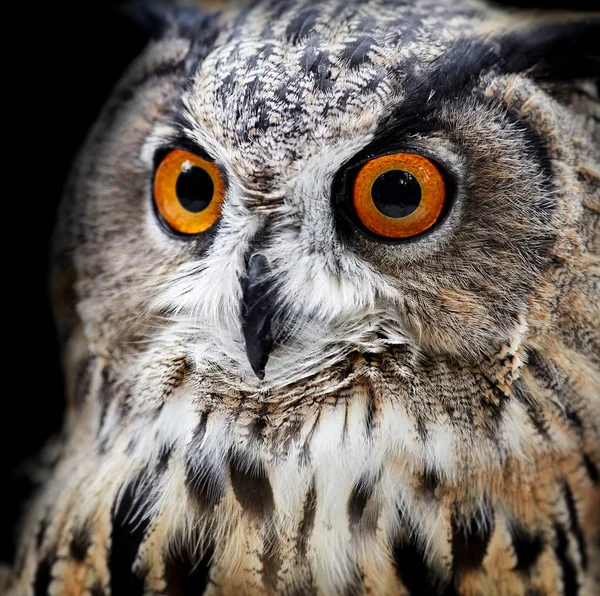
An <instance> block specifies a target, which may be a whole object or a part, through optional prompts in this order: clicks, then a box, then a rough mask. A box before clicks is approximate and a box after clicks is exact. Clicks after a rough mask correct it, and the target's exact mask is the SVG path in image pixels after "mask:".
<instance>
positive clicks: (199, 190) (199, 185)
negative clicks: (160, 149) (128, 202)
mask: <svg viewBox="0 0 600 596" xmlns="http://www.w3.org/2000/svg"><path fill="white" fill-rule="evenodd" d="M153 189H154V203H155V205H156V208H157V209H158V212H159V213H160V215H161V217H162V218H163V220H164V221H165V222H166V223H167V224H168V225H169V226H170V227H171V228H172V229H173V230H175V231H176V232H178V233H180V234H184V235H195V234H200V233H202V232H205V231H206V230H208V229H209V228H211V227H212V226H213V225H214V223H215V222H216V221H217V219H218V218H219V216H220V215H221V209H222V205H223V201H224V199H225V180H224V178H223V175H222V174H221V171H220V169H219V167H218V166H217V165H216V164H215V163H213V162H211V161H208V160H206V159H204V158H202V157H200V156H198V155H195V154H193V153H190V152H189V151H184V150H182V149H173V150H172V151H169V153H167V154H166V155H165V156H164V157H163V159H162V161H161V162H160V164H159V166H158V168H157V170H156V173H155V175H154V186H153Z"/></svg>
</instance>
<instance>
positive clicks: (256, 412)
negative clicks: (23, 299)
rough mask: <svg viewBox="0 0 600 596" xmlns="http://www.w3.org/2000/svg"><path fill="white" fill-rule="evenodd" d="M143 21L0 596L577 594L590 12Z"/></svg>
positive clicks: (598, 190) (582, 572)
mask: <svg viewBox="0 0 600 596" xmlns="http://www.w3.org/2000/svg"><path fill="white" fill-rule="evenodd" d="M145 14H146V16H147V18H145V19H144V20H145V22H146V23H147V24H149V25H151V26H152V27H153V38H152V41H151V42H150V43H149V45H148V47H147V48H146V50H145V51H144V53H143V54H142V55H141V56H140V57H139V58H138V59H137V60H136V61H135V63H134V64H133V65H132V66H131V67H130V69H129V70H128V72H127V73H126V74H125V76H124V78H123V80H122V81H121V83H120V84H119V85H118V86H117V88H116V90H115V91H114V94H113V96H112V98H111V99H110V100H109V102H108V104H107V105H106V107H105V108H104V110H103V112H102V114H101V116H100V118H99V120H98V122H97V124H96V125H95V126H94V128H93V129H92V131H91V132H90V134H89V137H88V140H87V142H86V144H85V146H84V148H83V150H82V152H81V153H80V156H79V157H78V158H77V160H76V163H75V164H74V167H73V173H72V176H71V177H70V181H69V182H68V184H67V187H66V190H65V196H64V199H63V202H62V206H61V208H60V218H59V225H58V228H57V230H56V235H55V251H54V275H53V295H54V304H55V313H56V320H57V325H58V331H59V336H60V341H61V345H62V358H63V364H64V370H65V373H66V379H67V382H66V399H67V410H66V415H65V420H64V426H63V430H62V433H61V435H60V437H59V438H58V439H57V440H56V441H55V442H54V443H53V444H52V445H51V446H50V447H49V451H48V454H49V455H48V457H47V459H49V461H50V465H49V467H48V469H47V472H46V479H45V481H44V483H43V485H42V486H41V488H40V490H39V491H38V494H37V496H36V497H35V498H34V500H33V502H32V503H31V505H30V507H29V508H28V511H27V514H26V515H25V517H24V520H23V522H22V526H21V530H20V548H19V552H18V555H17V557H16V561H15V563H14V566H13V568H12V570H11V572H10V574H8V575H7V576H6V577H5V579H4V588H3V592H4V593H5V594H10V595H11V596H21V595H23V596H29V595H36V596H37V595H44V594H51V595H53V596H62V595H68V596H79V595H86V596H101V595H104V596H108V595H113V596H120V595H125V596H136V595H149V596H159V595H169V596H170V595H177V596H179V595H192V594H193V595H201V594H205V595H225V596H227V595H242V596H244V595H263V594H267V595H269V594H273V595H275V594H283V595H305V594H306V595H310V594H319V595H325V596H328V595H338V594H353V595H361V594H372V595H392V596H393V595H409V594H410V595H419V596H421V595H434V594H439V595H446V596H448V595H467V596H469V595H473V596H475V595H493V594H497V595H500V594H502V595H528V596H542V595H548V596H552V595H556V594H565V595H575V594H580V595H582V596H584V595H590V596H592V595H594V594H598V593H600V472H599V469H600V291H599V290H600V258H599V257H600V125H599V121H600V100H599V94H598V87H597V77H598V76H599V75H600V62H599V57H600V53H599V49H600V48H599V45H598V43H597V41H598V39H599V38H600V17H599V15H598V14H579V15H574V14H560V13H554V14H544V13H529V12H525V13H515V12H514V11H507V10H506V9H500V8H499V7H497V6H494V5H489V4H486V3H483V2H480V1H479V0H458V1H456V0H352V1H347V0H322V1H320V2H316V1H314V0H294V1H292V0H264V1H258V2H253V3H241V4H239V3H238V4H230V5H227V6H225V7H221V10H220V11H217V12H214V11H212V9H211V10H208V9H207V8H206V7H203V6H200V3H197V4H193V3H189V4H186V5H181V4H179V5H173V6H170V5H166V4H164V3H161V4H160V5H158V4H156V3H155V4H154V5H152V6H151V7H150V8H149V9H148V10H147V12H146V13H145ZM50 455H51V457H50Z"/></svg>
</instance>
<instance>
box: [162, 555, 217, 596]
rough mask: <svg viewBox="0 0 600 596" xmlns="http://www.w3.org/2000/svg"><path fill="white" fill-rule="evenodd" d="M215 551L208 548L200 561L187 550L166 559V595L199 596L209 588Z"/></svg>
mask: <svg viewBox="0 0 600 596" xmlns="http://www.w3.org/2000/svg"><path fill="white" fill-rule="evenodd" d="M213 554H214V550H213V547H212V546H210V547H209V548H207V549H206V550H205V551H204V553H203V555H202V558H201V559H200V560H198V559H197V557H195V556H191V555H190V553H189V552H188V550H187V549H183V550H180V551H179V552H176V553H172V554H171V555H169V556H168V557H167V558H166V559H165V581H166V583H167V589H166V594H169V596H197V595H199V594H203V593H204V590H205V589H206V587H207V586H208V582H209V576H210V568H211V563H212V558H213Z"/></svg>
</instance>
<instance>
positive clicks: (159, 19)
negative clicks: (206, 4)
mask: <svg viewBox="0 0 600 596" xmlns="http://www.w3.org/2000/svg"><path fill="white" fill-rule="evenodd" d="M122 11H123V12H124V14H125V15H126V16H127V17H128V18H129V19H131V20H132V21H133V22H134V23H135V24H136V25H137V26H138V27H139V28H140V29H141V30H142V31H144V32H145V33H146V35H147V36H148V37H150V38H152V39H160V38H161V37H164V36H165V35H168V34H170V33H171V34H174V35H177V36H181V37H188V38H190V39H193V38H194V36H196V35H197V34H198V32H199V30H200V29H202V26H203V25H204V24H205V23H206V21H207V19H209V18H213V17H214V16H215V15H214V13H210V14H209V13H206V12H204V11H202V10H201V9H200V8H198V6H193V5H191V6H190V5H188V6H185V5H183V4H182V3H181V2H177V1H176V0H131V1H130V2H127V3H126V4H125V5H124V7H123V8H122Z"/></svg>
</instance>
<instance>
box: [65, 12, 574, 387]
mask: <svg viewBox="0 0 600 596" xmlns="http://www.w3.org/2000/svg"><path fill="white" fill-rule="evenodd" d="M243 14H244V18H243V19H238V21H235V20H234V21H231V20H229V21H226V22H224V23H226V24H224V23H220V22H219V20H218V19H215V18H212V17H207V16H205V15H202V14H200V13H198V14H195V13H190V12H188V11H186V12H185V13H184V14H183V16H181V17H180V20H179V21H177V19H175V17H173V19H175V20H174V21H173V20H172V21H171V26H170V27H169V28H168V29H167V30H166V33H165V34H164V36H163V38H162V39H160V40H158V41H156V42H154V43H153V44H151V45H150V47H149V48H148V50H147V51H146V53H145V54H144V56H143V57H142V58H141V59H140V60H139V61H138V63H137V64H136V65H135V66H134V67H133V68H132V69H131V71H130V73H129V74H128V76H127V77H126V79H125V80H124V82H123V83H122V84H121V87H120V89H119V90H118V91H117V92H116V95H115V97H114V98H113V100H112V103H111V104H110V105H109V106H108V107H107V109H106V110H105V112H104V115H103V117H102V118H101V120H100V123H99V125H98V126H97V128H96V131H95V133H94V134H93V135H92V137H91V140H90V148H88V150H87V152H84V154H83V157H82V159H81V160H80V163H79V166H78V169H77V171H76V174H75V176H74V180H73V184H72V186H71V189H70V191H69V196H70V198H69V197H68V198H67V204H68V210H71V212H72V213H74V214H76V219H77V222H78V223H77V224H76V226H75V230H76V231H71V232H70V237H71V239H70V240H65V243H66V245H69V244H70V243H72V242H73V239H76V242H77V246H78V247H77V252H76V254H74V268H75V270H76V271H77V282H76V291H77V293H78V296H79V303H78V307H77V310H78V316H79V317H80V318H81V320H82V322H83V324H84V328H85V332H86V335H87V336H88V338H89V339H90V340H91V342H92V343H93V344H95V348H94V349H95V350H97V351H98V352H100V353H105V354H112V353H114V352H115V351H125V352H129V351H133V352H135V350H136V349H137V348H136V347H135V346H141V345H147V342H148V341H150V342H152V344H153V345H154V346H155V350H156V351H158V352H160V351H163V352H167V353H185V354H187V355H189V356H191V357H192V358H193V361H194V362H195V365H196V367H197V369H198V370H199V371H202V370H210V371H211V373H212V374H216V375H220V376H222V378H223V382H227V383H229V382H235V383H246V384H248V386H249V387H253V388H255V387H261V388H265V389H269V388H274V387H281V386H286V385H289V384H291V383H294V382H295V381H298V380H299V379H302V378H305V377H308V376H310V375H312V374H314V373H317V372H320V371H323V370H327V368H328V366H331V365H333V364H335V363H339V362H340V361H343V359H344V358H345V357H347V356H348V354H350V353H352V352H356V351H359V352H363V353H364V352H367V353H382V352H383V353H385V352H386V351H389V350H390V348H392V347H394V346H408V347H409V348H410V350H411V351H412V352H413V353H415V354H425V355H439V356H441V357H448V358H454V359H458V360H460V361H463V362H469V361H473V362H476V361H479V360H481V358H483V357H485V355H487V354H490V353H493V352H495V351H497V350H498V348H499V346H500V345H501V344H505V343H510V342H511V341H513V340H514V338H515V337H517V336H518V335H519V334H520V333H522V332H523V330H524V329H525V328H526V327H527V326H528V325H529V322H528V320H529V318H530V311H531V300H532V296H533V294H534V290H535V288H537V287H538V285H539V284H540V281H541V280H542V278H543V276H544V275H545V273H546V271H547V269H548V267H549V265H550V263H551V261H552V258H553V257H552V252H551V247H552V246H553V245H554V244H555V243H556V242H557V237H558V236H560V230H561V228H562V227H563V226H564V223H565V221H566V220H567V219H568V218H569V217H570V216H569V214H568V207H567V206H566V205H565V197H564V189H563V188H559V187H557V185H556V183H555V178H554V174H553V169H552V159H555V158H556V155H553V154H552V148H551V147H549V146H548V143H547V142H545V141H543V140H542V138H543V136H544V135H545V134H546V133H547V132H548V131H549V130H551V129H553V128H556V126H557V123H558V122H559V121H560V118H561V108H560V106H559V104H558V103H555V104H553V105H552V110H550V111H549V110H548V109H547V108H548V105H550V99H549V98H548V97H546V96H545V94H544V92H543V91H541V90H540V89H539V88H538V87H537V86H535V85H534V84H533V83H532V81H531V80H530V79H528V78H526V77H524V76H521V75H519V74H518V73H517V74H515V73H514V72H512V70H511V60H512V58H511V55H510V54H507V55H506V56H504V57H503V60H504V61H503V62H502V61H499V59H498V56H497V54H498V52H502V51H503V49H502V43H501V41H499V40H500V38H499V37H496V38H493V39H490V38H487V37H485V35H484V33H483V32H484V31H485V26H486V22H487V20H489V19H490V18H492V17H493V16H494V15H493V13H490V11H489V10H488V9H484V8H483V7H480V6H478V5H474V4H472V3H465V4H464V5H462V4H461V5H457V6H455V5H453V10H452V12H451V13H450V16H449V13H448V7H447V6H446V5H445V4H444V3H440V2H436V3H434V4H432V3H429V2H420V3H419V2H418V3H416V4H415V6H411V7H408V8H407V7H405V6H397V5H396V4H395V3H388V2H381V3H379V2H369V3H361V2H359V3H355V4H352V5H350V6H347V5H346V4H345V3H337V2H328V3H327V4H326V5H325V6H316V5H314V4H312V3H306V4H297V3H295V4H293V5H292V4H290V5H289V6H287V5H286V4H285V3H274V4H270V3H268V2H267V3H259V4H258V5H256V6H254V7H253V8H249V9H247V10H246V12H245V13H243ZM479 31H481V33H479ZM517 37H518V36H517ZM498 48H500V49H498ZM512 51H513V52H514V48H512ZM527 66H528V65H525V67H527ZM520 69H521V70H523V69H524V67H520ZM564 133H565V134H568V132H567V131H564ZM561 134H562V133H561ZM176 152H179V153H176ZM173 155H175V156H177V155H184V156H186V155H187V156H189V159H191V160H192V161H191V162H190V161H189V160H188V161H187V162H186V161H185V160H184V161H183V162H182V163H183V165H182V168H183V169H182V170H181V171H182V172H183V171H184V170H185V169H186V168H188V169H189V168H190V167H191V166H190V164H191V163H192V162H193V163H195V162H194V159H196V158H198V159H200V160H201V161H200V162H198V163H199V164H200V165H199V166H197V167H196V170H200V171H202V172H204V174H205V178H206V171H208V172H209V174H210V172H212V173H213V174H212V175H213V177H212V178H211V180H212V182H211V185H212V186H211V189H210V190H209V191H204V190H203V189H204V188H205V187H204V186H202V184H203V183H202V182H198V181H196V182H195V183H194V182H190V183H189V184H190V185H191V186H189V188H188V189H187V190H185V189H184V190H183V191H182V190H181V189H182V188H183V186H182V185H183V182H181V180H179V178H178V175H173V176H171V178H169V180H171V182H170V184H171V187H172V188H171V191H172V194H173V196H175V195H177V194H178V193H179V195H180V196H179V199H177V197H175V198H176V200H179V202H180V204H179V206H178V207H177V208H178V209H179V207H180V206H181V205H183V203H182V202H181V200H180V199H181V196H182V195H181V193H183V194H186V193H187V195H189V194H190V193H191V194H192V195H193V196H194V197H197V195H198V194H201V193H202V192H208V193H209V194H208V197H207V201H208V202H210V201H211V200H212V197H213V194H214V193H216V192H217V191H218V193H219V201H218V205H217V207H215V209H216V211H215V212H214V218H213V219H214V221H213V220H212V219H211V221H210V222H209V225H207V226H205V227H206V229H203V230H202V231H200V232H197V233H187V232H185V233H181V232H180V231H179V230H178V229H177V226H176V225H175V226H173V225H172V222H169V220H168V217H167V218H165V216H164V213H163V212H162V211H161V208H160V200H159V199H160V197H157V192H161V191H157V184H156V179H157V176H158V175H159V172H163V171H166V168H167V166H168V164H167V165H164V163H165V160H168V159H169V156H171V159H172V158H173ZM398 156H401V157H400V158H399V157H398ZM402 156H412V157H410V159H412V160H413V161H415V160H417V161H418V163H419V164H426V167H428V168H430V170H428V171H427V172H430V173H431V172H433V174H432V175H433V176H437V178H436V179H437V180H438V182H437V184H438V187H440V188H441V189H442V193H443V198H442V199H441V203H440V208H439V210H438V212H437V213H436V214H435V215H434V216H432V217H431V218H430V219H431V221H430V222H429V224H428V225H427V227H426V228H424V229H421V228H416V232H415V231H413V232H414V233H408V234H406V235H404V236H403V237H390V235H389V234H386V233H385V231H383V232H382V231H381V229H380V228H379V227H378V224H377V223H375V224H373V223H368V217H367V218H365V216H364V214H363V213H362V211H361V206H360V200H361V198H360V197H361V196H362V195H361V194H360V193H361V192H363V194H364V192H366V193H367V194H369V193H371V195H370V198H371V199H373V201H374V200H375V198H376V197H375V195H373V192H374V191H373V189H374V188H375V186H374V184H375V182H376V181H377V180H379V181H381V180H383V178H381V176H382V173H381V172H383V174H386V173H387V175H388V177H389V171H393V172H396V175H398V174H397V173H398V172H401V173H402V172H403V174H402V175H403V176H405V178H406V173H407V166H406V165H405V162H404V161H400V162H398V161H393V160H398V159H400V160H402V159H405V158H403V157H402ZM567 157H568V156H567ZM386 160H387V161H389V160H392V164H398V163H400V165H395V166H393V167H392V168H391V169H390V168H388V169H386V167H387V166H385V164H386V163H387V161H386ZM411 163H412V162H411ZM186 164H187V165H186ZM202 164H208V165H202ZM380 164H384V165H383V166H381V167H382V168H383V169H381V168H380V169H379V170H378V169H377V168H378V167H380ZM403 164H404V165H403ZM169 167H170V166H169ZM207 168H208V170H207ZM408 169H409V170H410V168H408ZM371 171H374V172H375V174H370V173H369V172H371ZM411 171H412V174H411V173H410V172H408V175H409V178H406V180H409V182H410V183H411V184H413V187H414V183H415V182H416V184H417V186H416V187H414V188H417V194H418V196H417V198H416V199H415V201H414V202H415V204H417V205H418V206H420V207H423V206H427V205H428V203H427V201H429V200H430V199H429V194H431V193H429V194H428V191H427V192H426V191H425V190H424V188H425V186H426V182H425V179H428V178H427V177H428V176H429V174H428V173H427V172H426V173H425V174H424V175H421V174H419V172H421V170H418V172H417V173H415V171H413V170H411ZM91 173H93V174H94V176H91V175H90V174H91ZM161 175H162V174H161ZM183 175H184V174H181V176H183ZM361 176H362V178H361ZM369 176H371V178H369ZM365 177H366V178H365ZM161 179H162V178H161ZM363 179H367V182H366V183H365V184H367V191H364V189H363V190H362V191H361V188H362V187H361V186H360V184H359V182H358V181H360V180H363ZM215 180H216V181H217V185H216V187H215ZM406 180H404V182H405V183H406ZM194 184H195V186H194ZM405 185H406V184H405ZM363 186H364V185H363ZM161 188H162V187H161ZM215 188H216V190H215ZM390 188H392V190H389V189H388V190H385V191H382V192H383V195H382V197H383V199H382V200H383V201H384V202H385V201H388V202H390V201H391V203H394V201H395V202H396V207H398V205H400V207H402V208H404V207H406V205H405V204H404V203H405V202H406V201H409V202H410V200H411V199H410V196H409V194H410V193H408V194H407V192H408V191H406V189H405V187H402V188H403V189H404V190H402V192H400V191H398V190H397V188H399V187H394V186H392V187H390ZM394 188H395V189H396V190H394ZM178 189H179V190H178ZM194 193H196V194H194ZM211 193H212V194H211ZM386 193H387V194H386ZM394 193H396V194H394ZM187 195H186V196H187ZM390 197H391V198H390ZM398 197H399V198H398ZM406 197H408V199H407V198H406ZM188 198H189V197H188ZM192 198H193V197H192ZM380 198H381V197H380ZM194 200H195V199H194ZM157 201H158V203H157ZM398 201H399V202H398ZM403 201H404V203H403ZM157 205H158V208H157ZM403 205H404V207H403ZM213 206H214V205H213ZM393 207H394V206H393V205H392V208H393ZM413 207H414V205H413ZM184 211H185V205H184ZM188 211H189V209H188ZM371 211H373V209H371ZM384 211H385V209H384ZM191 213H194V209H193V208H192V210H191ZM373 213H375V216H376V217H380V215H381V213H382V212H381V211H380V210H378V212H376V211H373ZM384 215H385V213H384ZM74 219H75V218H74ZM388 220H394V221H401V220H402V217H388ZM388 220H386V221H388ZM392 224H393V225H396V223H394V222H392ZM65 238H66V235H65ZM59 247H60V234H59ZM67 252H68V251H67ZM261 379H262V380H261Z"/></svg>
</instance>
